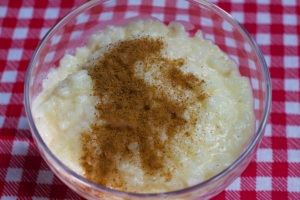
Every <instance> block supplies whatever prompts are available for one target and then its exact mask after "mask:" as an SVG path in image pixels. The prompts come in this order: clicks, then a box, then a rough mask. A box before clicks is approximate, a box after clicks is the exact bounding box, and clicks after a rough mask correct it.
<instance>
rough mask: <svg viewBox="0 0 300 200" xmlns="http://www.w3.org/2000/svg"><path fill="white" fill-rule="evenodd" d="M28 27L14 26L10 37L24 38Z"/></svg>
mask: <svg viewBox="0 0 300 200" xmlns="http://www.w3.org/2000/svg"><path fill="white" fill-rule="evenodd" d="M27 33H28V28H15V30H14V33H13V36H12V38H13V39H25V38H26V37H27Z"/></svg>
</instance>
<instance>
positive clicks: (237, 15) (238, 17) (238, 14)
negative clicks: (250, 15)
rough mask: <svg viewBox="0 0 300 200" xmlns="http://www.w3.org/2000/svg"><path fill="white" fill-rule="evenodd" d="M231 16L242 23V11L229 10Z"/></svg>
mask: <svg viewBox="0 0 300 200" xmlns="http://www.w3.org/2000/svg"><path fill="white" fill-rule="evenodd" d="M231 16H232V17H233V18H234V19H236V20H237V21H238V22H240V23H244V13H243V12H231Z"/></svg>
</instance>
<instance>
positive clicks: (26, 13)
mask: <svg viewBox="0 0 300 200" xmlns="http://www.w3.org/2000/svg"><path fill="white" fill-rule="evenodd" d="M32 13H33V8H20V11H19V15H18V18H19V19H31V18H32Z"/></svg>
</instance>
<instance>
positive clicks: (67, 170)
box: [24, 0, 272, 199]
mask: <svg viewBox="0 0 300 200" xmlns="http://www.w3.org/2000/svg"><path fill="white" fill-rule="evenodd" d="M107 1H110V0H93V1H89V2H86V3H84V4H82V5H81V6H79V7H77V8H75V9H73V10H71V11H70V12H69V13H68V14H67V15H65V16H64V17H63V18H62V19H60V20H59V21H58V22H57V23H56V24H55V25H54V26H53V27H52V28H51V29H50V30H49V31H48V32H47V34H46V35H45V36H44V37H43V39H42V40H41V41H40V43H39V44H38V46H37V48H36V50H35V51H34V53H33V56H32V58H31V60H30V63H29V67H28V70H27V73H26V79H25V88H24V100H25V111H26V115H27V119H28V121H29V126H30V129H31V133H32V135H33V136H34V139H35V141H36V142H37V143H38V144H40V146H39V147H40V148H41V149H42V150H43V152H45V153H46V154H47V155H48V156H49V157H50V158H51V159H52V160H53V161H54V163H55V164H56V165H58V166H60V167H61V169H62V170H63V171H64V172H65V173H68V174H69V175H70V176H73V177H74V178H75V179H76V181H79V182H81V183H83V184H84V185H87V186H89V187H92V188H93V189H96V190H100V191H102V192H105V193H110V194H112V195H118V196H122V197H133V198H145V199H148V198H155V197H166V196H168V197H176V196H179V195H184V194H188V193H191V192H193V191H196V190H198V189H200V188H204V187H206V186H208V185H210V184H213V183H214V182H216V181H217V180H219V179H221V178H223V177H224V176H225V175H227V174H228V173H230V172H232V171H233V170H234V169H235V168H237V167H238V166H239V165H240V164H241V163H242V162H243V161H244V160H245V159H246V158H247V157H248V156H249V155H250V154H251V152H253V151H254V150H255V147H256V146H257V145H258V144H259V142H260V139H261V137H262V136H263V133H264V129H265V126H266V124H267V121H268V118H269V114H270V108H271V96H272V92H271V91H272V90H271V78H270V74H269V70H268V67H267V64H266V61H265V59H264V56H263V54H262V52H261V50H260V49H259V47H258V45H257V44H256V42H255V41H254V39H253V38H252V36H251V35H250V34H249V33H248V31H247V30H246V29H245V28H244V27H243V26H242V25H241V24H240V23H239V22H238V21H236V20H235V19H234V18H233V17H232V16H231V15H230V14H228V13H227V12H225V11H224V10H223V9H221V8H219V7H217V6H216V5H214V4H211V3H208V2H206V1H204V0H185V1H188V2H190V3H194V4H198V5H201V6H204V7H205V8H207V9H209V10H211V11H213V12H214V13H215V14H217V15H219V16H220V17H222V18H223V19H225V20H226V21H228V22H229V23H230V24H231V25H233V26H234V27H236V28H237V29H238V31H239V33H240V34H241V35H242V36H243V37H244V39H246V40H247V42H248V43H249V44H250V45H251V47H252V49H253V50H254V51H255V54H256V56H257V58H258V60H259V62H260V64H261V66H262V73H263V75H264V78H265V82H264V86H263V87H265V95H266V96H265V102H264V105H263V107H264V112H263V117H262V120H261V122H260V124H259V125H258V127H257V131H256V133H255V135H254V137H253V139H252V141H251V142H250V144H249V145H248V146H247V147H246V148H245V150H244V152H243V153H242V154H241V155H240V156H239V157H238V158H237V159H236V160H235V161H234V162H233V163H232V164H231V165H230V166H229V167H227V168H226V169H225V170H223V171H222V172H220V173H218V174H217V175H215V176H213V177H211V178H210V179H207V180H206V181H204V182H201V183H199V184H197V185H194V186H191V187H188V188H184V189H180V190H176V191H171V192H163V193H131V192H124V191H120V190H115V189H111V188H108V187H105V186H102V185H99V184H96V183H94V182H92V181H90V180H88V179H86V178H84V177H82V176H80V175H78V174H77V173H75V172H74V171H72V170H71V169H70V168H68V167H67V166H66V165H64V164H63V163H62V162H61V161H60V160H59V159H58V158H57V157H56V156H55V155H54V154H53V153H52V152H51V151H50V149H49V148H48V147H47V145H46V144H45V142H44V141H43V139H42V137H41V135H40V134H39V132H38V130H37V128H36V126H35V123H34V120H33V117H32V113H31V106H30V98H31V97H30V96H29V87H30V81H31V76H30V75H31V72H32V69H33V68H34V63H35V62H36V59H37V55H39V53H40V51H41V49H42V48H43V46H44V45H45V42H46V41H48V39H49V37H50V36H51V35H52V33H53V32H54V31H55V30H56V29H57V28H58V27H59V26H61V25H63V24H64V23H65V21H66V20H67V19H69V18H71V17H73V16H74V15H77V14H78V12H80V11H82V10H84V9H88V8H89V7H91V6H92V5H93V4H95V3H104V2H107ZM39 150H40V149H39ZM42 157H43V158H44V155H43V154H42ZM44 159H45V158H44ZM45 160H46V159H45ZM46 162H47V160H46ZM91 197H92V196H91Z"/></svg>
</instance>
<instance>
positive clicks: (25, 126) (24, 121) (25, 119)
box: [18, 117, 30, 130]
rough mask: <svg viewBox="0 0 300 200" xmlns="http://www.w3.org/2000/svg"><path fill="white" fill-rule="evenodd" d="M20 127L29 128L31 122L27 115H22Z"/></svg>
mask: <svg viewBox="0 0 300 200" xmlns="http://www.w3.org/2000/svg"><path fill="white" fill-rule="evenodd" d="M18 129H23V130H29V129H30V128H29V124H28V121H27V118H26V117H20V119H19V123H18Z"/></svg>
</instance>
